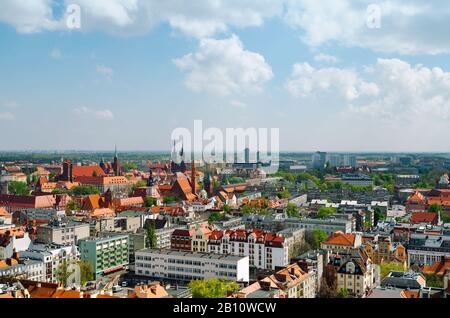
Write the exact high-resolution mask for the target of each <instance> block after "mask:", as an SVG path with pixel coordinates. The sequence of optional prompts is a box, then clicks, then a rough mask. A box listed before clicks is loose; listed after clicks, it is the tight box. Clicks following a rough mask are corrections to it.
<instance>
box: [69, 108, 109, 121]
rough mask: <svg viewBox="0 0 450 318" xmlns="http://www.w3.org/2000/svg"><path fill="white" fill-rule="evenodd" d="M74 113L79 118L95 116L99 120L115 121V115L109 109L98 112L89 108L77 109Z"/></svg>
mask: <svg viewBox="0 0 450 318" xmlns="http://www.w3.org/2000/svg"><path fill="white" fill-rule="evenodd" d="M74 113H75V114H76V115H78V116H93V117H94V118H96V119H99V120H111V119H114V114H113V113H112V112H111V111H110V110H109V109H103V110H96V109H91V108H88V107H80V108H75V109H74Z"/></svg>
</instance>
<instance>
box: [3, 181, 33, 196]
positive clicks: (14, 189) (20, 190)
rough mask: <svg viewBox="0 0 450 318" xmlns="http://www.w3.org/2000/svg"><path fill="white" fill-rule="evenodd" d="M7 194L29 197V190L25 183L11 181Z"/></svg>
mask: <svg viewBox="0 0 450 318" xmlns="http://www.w3.org/2000/svg"><path fill="white" fill-rule="evenodd" d="M8 192H9V194H12V195H29V194H30V189H29V188H28V186H27V184H26V183H25V182H21V181H11V182H9V184H8Z"/></svg>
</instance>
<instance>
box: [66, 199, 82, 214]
mask: <svg viewBox="0 0 450 318" xmlns="http://www.w3.org/2000/svg"><path fill="white" fill-rule="evenodd" d="M80 208H81V207H80V203H79V202H78V201H76V200H72V201H69V202H68V203H67V204H66V213H72V211H78V210H80Z"/></svg>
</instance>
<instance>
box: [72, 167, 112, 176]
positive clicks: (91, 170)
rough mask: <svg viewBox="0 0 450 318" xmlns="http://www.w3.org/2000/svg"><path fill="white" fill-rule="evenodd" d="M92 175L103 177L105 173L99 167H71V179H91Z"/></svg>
mask: <svg viewBox="0 0 450 318" xmlns="http://www.w3.org/2000/svg"><path fill="white" fill-rule="evenodd" d="M94 174H95V175H96V176H97V177H101V176H105V175H106V174H105V172H104V171H103V169H102V168H100V167H99V166H73V168H72V175H73V177H74V178H75V177H92V176H94Z"/></svg>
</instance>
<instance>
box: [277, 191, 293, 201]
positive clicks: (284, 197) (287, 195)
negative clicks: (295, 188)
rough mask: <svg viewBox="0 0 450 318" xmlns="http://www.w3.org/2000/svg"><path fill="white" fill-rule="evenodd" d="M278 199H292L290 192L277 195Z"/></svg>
mask: <svg viewBox="0 0 450 318" xmlns="http://www.w3.org/2000/svg"><path fill="white" fill-rule="evenodd" d="M277 197H279V198H280V199H289V198H290V197H291V194H290V192H289V191H288V190H284V191H281V192H278V193H277Z"/></svg>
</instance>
